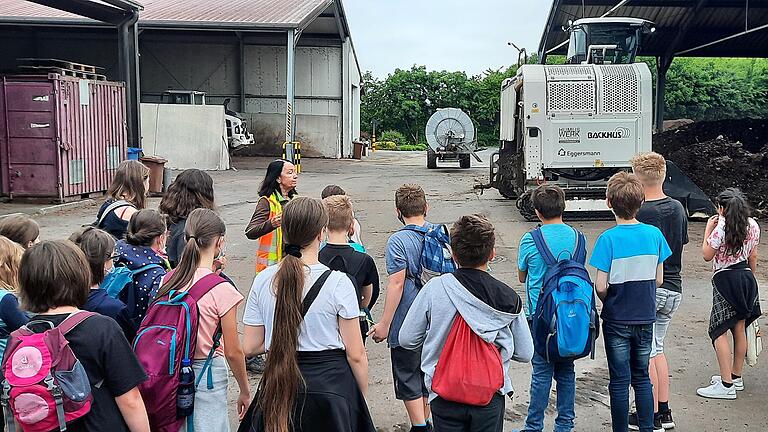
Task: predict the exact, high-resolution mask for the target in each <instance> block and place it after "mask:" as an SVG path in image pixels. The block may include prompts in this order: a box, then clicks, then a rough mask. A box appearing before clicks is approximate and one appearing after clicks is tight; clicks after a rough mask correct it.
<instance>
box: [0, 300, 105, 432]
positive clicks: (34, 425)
mask: <svg viewBox="0 0 768 432" xmlns="http://www.w3.org/2000/svg"><path fill="white" fill-rule="evenodd" d="M93 315H96V314H95V313H93V312H86V311H78V312H75V313H72V314H70V315H69V316H68V317H67V318H65V319H64V321H62V323H61V324H59V325H58V326H55V327H54V326H53V324H52V323H51V322H49V321H45V320H36V321H31V322H29V323H27V325H25V326H23V327H21V328H19V329H18V330H16V331H14V332H13V333H11V336H10V338H9V339H8V347H7V348H6V350H5V356H4V358H3V365H2V370H3V376H4V380H3V388H2V395H1V396H0V400H2V404H3V410H4V411H5V422H6V430H7V431H8V432H14V431H15V430H16V425H15V424H14V419H15V420H16V422H17V423H18V425H19V426H21V430H23V431H25V432H47V431H53V430H58V431H63V430H66V429H67V423H69V422H71V421H73V420H76V419H79V418H81V417H83V416H84V415H86V414H88V412H90V411H91V401H92V400H93V397H92V396H91V383H90V382H89V381H88V374H86V372H85V369H84V368H83V365H82V364H81V363H80V361H79V360H78V359H77V357H75V353H74V352H72V348H70V347H69V342H67V340H66V339H65V336H66V334H67V333H69V332H70V331H72V329H74V328H75V327H77V325H78V324H80V323H81V322H83V321H85V320H86V319H87V318H89V317H91V316H93ZM42 325H46V326H48V327H50V328H49V329H47V330H45V331H44V332H42V333H36V332H34V331H32V330H30V328H31V327H33V326H42Z"/></svg>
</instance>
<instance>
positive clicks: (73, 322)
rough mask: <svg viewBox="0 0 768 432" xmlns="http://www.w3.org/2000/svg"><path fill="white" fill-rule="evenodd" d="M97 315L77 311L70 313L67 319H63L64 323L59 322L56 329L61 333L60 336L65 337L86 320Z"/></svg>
mask: <svg viewBox="0 0 768 432" xmlns="http://www.w3.org/2000/svg"><path fill="white" fill-rule="evenodd" d="M94 315H98V314H97V313H95V312H88V311H84V310H79V311H77V312H72V313H71V314H69V316H68V317H66V318H64V321H62V322H61V324H59V325H58V326H57V327H58V328H59V331H61V334H62V335H66V334H67V333H69V332H71V331H72V330H73V329H74V328H75V327H77V326H78V325H79V324H80V323H82V322H83V321H85V320H86V319H88V318H90V317H92V316H94Z"/></svg>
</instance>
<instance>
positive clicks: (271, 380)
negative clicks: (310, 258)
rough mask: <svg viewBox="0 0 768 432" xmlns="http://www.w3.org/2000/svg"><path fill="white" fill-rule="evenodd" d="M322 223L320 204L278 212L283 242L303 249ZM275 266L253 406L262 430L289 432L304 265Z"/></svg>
mask: <svg viewBox="0 0 768 432" xmlns="http://www.w3.org/2000/svg"><path fill="white" fill-rule="evenodd" d="M187 223H189V222H187ZM327 224H328V213H327V211H326V210H325V206H324V205H323V202H322V201H320V200H316V199H314V198H308V197H298V198H295V199H293V200H291V202H289V203H288V204H287V205H286V206H285V208H284V210H283V224H282V229H283V239H284V241H285V244H286V245H291V246H298V247H300V248H301V249H304V248H306V247H307V246H309V245H311V244H312V243H313V242H314V241H315V240H316V239H317V237H318V236H319V235H320V233H321V232H322V230H323V227H325V226H326V225H327ZM279 266H280V267H279V269H278V270H277V274H276V275H275V280H274V286H273V289H274V293H275V297H276V301H275V322H274V326H273V328H272V344H271V345H270V347H269V355H268V356H267V366H266V369H265V370H264V376H263V378H262V379H261V382H260V383H259V391H258V392H257V394H258V395H259V399H258V402H257V403H258V404H259V405H258V406H259V408H260V409H261V410H262V412H263V413H264V426H265V430H266V431H267V432H288V431H289V430H290V427H289V424H290V422H291V421H292V419H291V414H292V412H293V403H294V399H295V398H296V394H297V393H298V390H299V386H300V385H301V384H302V382H303V378H302V376H301V371H300V370H299V365H298V362H297V359H296V349H297V347H298V344H299V327H300V326H301V322H302V321H303V320H304V318H303V317H302V313H301V312H302V309H301V308H302V297H303V294H304V284H305V278H306V273H305V272H306V270H307V267H306V265H305V264H304V263H303V262H302V261H301V259H300V258H297V257H295V256H293V255H289V254H286V255H285V257H284V258H283V260H282V261H281V262H280V264H279Z"/></svg>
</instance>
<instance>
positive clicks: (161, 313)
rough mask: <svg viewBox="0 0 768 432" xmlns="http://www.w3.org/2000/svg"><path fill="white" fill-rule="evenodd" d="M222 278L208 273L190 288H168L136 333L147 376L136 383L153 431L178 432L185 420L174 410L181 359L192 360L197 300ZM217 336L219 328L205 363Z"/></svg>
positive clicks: (137, 347) (195, 340)
mask: <svg viewBox="0 0 768 432" xmlns="http://www.w3.org/2000/svg"><path fill="white" fill-rule="evenodd" d="M170 274H171V273H169V274H168V275H167V277H170ZM222 282H225V279H223V278H222V277H221V276H219V275H217V274H215V273H211V274H209V275H207V276H204V277H203V278H202V279H200V280H199V281H197V282H196V283H195V284H194V285H192V287H191V288H190V289H189V290H186V291H171V292H169V293H168V294H166V295H164V296H163V297H160V298H158V299H157V300H155V301H154V302H153V303H152V304H151V305H150V306H149V309H148V310H147V315H146V316H145V317H144V320H143V321H142V323H141V326H140V327H139V331H138V332H137V333H136V339H134V342H133V350H134V352H135V353H136V357H138V359H139V363H141V366H142V367H143V368H144V371H145V372H146V374H147V377H148V379H147V381H145V382H144V383H142V384H140V385H139V391H140V392H141V396H142V398H143V399H144V404H145V405H146V407H147V414H148V415H149V424H150V426H151V429H152V430H153V431H157V432H178V431H179V429H180V428H181V426H182V424H183V423H184V420H185V417H181V418H179V416H178V415H177V414H176V391H177V389H178V387H179V370H180V369H181V363H182V361H183V360H190V361H191V360H194V354H195V347H196V345H197V326H198V318H199V314H198V309H197V302H198V301H199V300H200V299H201V298H202V297H203V296H204V295H205V294H206V293H208V291H210V290H211V289H213V288H214V287H215V286H216V285H219V284H220V283H222ZM219 337H220V331H217V336H216V337H215V340H214V347H213V349H212V350H211V352H210V353H209V354H208V359H207V362H206V366H209V365H210V360H211V359H212V357H213V352H214V350H215V349H216V347H217V346H218V338H219ZM205 369H209V368H207V367H204V368H203V370H202V371H201V373H200V376H199V377H198V380H197V382H198V383H199V381H200V380H199V378H202V376H203V375H204V374H205Z"/></svg>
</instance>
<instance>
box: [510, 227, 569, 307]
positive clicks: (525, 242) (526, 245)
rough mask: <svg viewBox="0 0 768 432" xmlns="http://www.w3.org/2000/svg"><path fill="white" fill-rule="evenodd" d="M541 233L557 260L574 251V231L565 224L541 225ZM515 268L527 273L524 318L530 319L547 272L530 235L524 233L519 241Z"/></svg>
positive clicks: (545, 265) (567, 256)
mask: <svg viewBox="0 0 768 432" xmlns="http://www.w3.org/2000/svg"><path fill="white" fill-rule="evenodd" d="M541 233H542V234H543V235H544V240H545V241H546V242H547V246H548V247H549V250H550V251H551V252H552V255H554V256H555V258H557V259H558V260H561V259H566V258H570V257H571V256H572V255H573V252H574V250H575V249H576V239H577V238H576V230H574V229H573V228H571V226H570V225H566V224H551V225H542V226H541ZM517 267H518V268H519V269H520V270H521V271H527V272H528V277H527V278H526V280H525V292H526V294H527V295H526V297H527V301H526V306H527V307H526V311H525V314H526V316H528V317H530V316H531V315H533V313H534V312H535V311H536V304H537V302H538V300H539V294H540V293H541V285H542V284H543V283H544V274H546V272H547V264H546V263H545V262H544V258H542V256H541V254H539V251H538V249H536V244H535V243H534V242H533V236H531V233H526V234H525V235H524V236H523V238H521V239H520V247H519V248H518V258H517Z"/></svg>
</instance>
